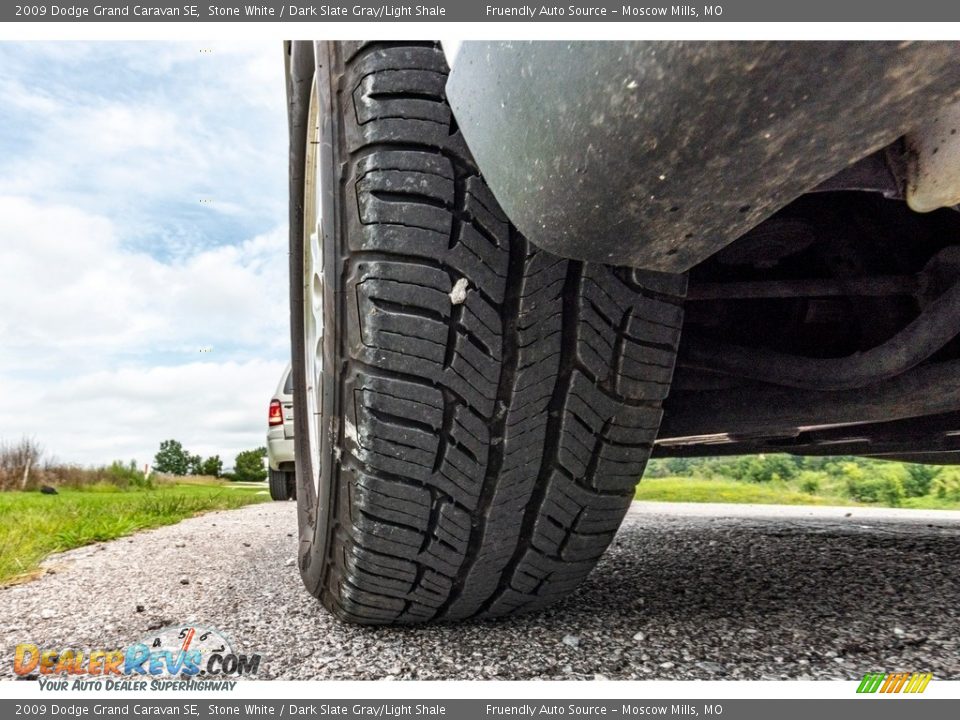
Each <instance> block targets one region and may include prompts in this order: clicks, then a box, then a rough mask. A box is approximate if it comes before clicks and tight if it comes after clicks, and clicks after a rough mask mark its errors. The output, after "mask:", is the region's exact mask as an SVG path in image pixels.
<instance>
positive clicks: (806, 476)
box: [797, 470, 823, 495]
mask: <svg viewBox="0 0 960 720" xmlns="http://www.w3.org/2000/svg"><path fill="white" fill-rule="evenodd" d="M822 478H823V473H818V472H815V471H813V470H803V471H802V472H801V473H800V474H799V475H798V476H797V480H799V482H800V492H804V493H806V494H807V495H816V494H817V493H818V492H820V482H821V480H822Z"/></svg>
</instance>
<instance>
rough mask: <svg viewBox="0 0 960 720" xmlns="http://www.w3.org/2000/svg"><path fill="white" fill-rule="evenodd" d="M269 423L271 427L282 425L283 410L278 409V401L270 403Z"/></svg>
mask: <svg viewBox="0 0 960 720" xmlns="http://www.w3.org/2000/svg"><path fill="white" fill-rule="evenodd" d="M269 423H270V425H271V426H273V425H283V408H282V407H280V401H279V400H271V401H270V418H269Z"/></svg>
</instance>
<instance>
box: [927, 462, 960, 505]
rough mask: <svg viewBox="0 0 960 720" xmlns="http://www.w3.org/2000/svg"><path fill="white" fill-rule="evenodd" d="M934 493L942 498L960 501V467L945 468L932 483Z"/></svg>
mask: <svg viewBox="0 0 960 720" xmlns="http://www.w3.org/2000/svg"><path fill="white" fill-rule="evenodd" d="M931 489H932V494H933V495H936V496H937V497H938V498H940V499H941V500H955V501H960V468H944V469H943V470H941V471H940V472H939V473H937V476H936V478H934V480H933V483H932V488H931Z"/></svg>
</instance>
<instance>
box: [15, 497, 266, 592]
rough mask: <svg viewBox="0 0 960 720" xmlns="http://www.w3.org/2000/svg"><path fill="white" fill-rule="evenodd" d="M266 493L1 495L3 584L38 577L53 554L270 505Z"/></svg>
mask: <svg viewBox="0 0 960 720" xmlns="http://www.w3.org/2000/svg"><path fill="white" fill-rule="evenodd" d="M262 493H263V488H256V487H230V486H229V485H226V484H216V485H196V484H189V485H188V484H169V485H166V484H164V485H160V486H158V487H155V488H144V489H137V488H130V489H121V488H117V487H115V486H112V485H106V484H101V485H92V486H89V487H86V488H83V489H67V488H61V489H60V490H59V494H57V495H43V494H41V493H38V492H3V493H0V585H3V584H8V583H11V582H17V581H18V580H22V579H28V578H30V577H32V576H33V575H34V574H35V573H36V572H37V568H38V566H39V564H40V562H41V561H42V560H43V559H44V558H45V557H47V556H48V555H50V554H51V553H55V552H61V551H63V550H70V549H71V548H76V547H80V546H82V545H89V544H91V543H95V542H102V541H104V540H113V539H114V538H118V537H121V536H123V535H129V534H130V533H133V532H136V531H137V530H143V529H146V528H153V527H159V526H160V525H172V524H173V523H176V522H179V521H180V520H183V519H184V518H188V517H192V516H194V515H199V514H201V513H204V512H209V511H211V510H230V509H233V508H238V507H242V506H244V505H250V504H252V503H258V502H263V501H265V500H269V495H266V494H262Z"/></svg>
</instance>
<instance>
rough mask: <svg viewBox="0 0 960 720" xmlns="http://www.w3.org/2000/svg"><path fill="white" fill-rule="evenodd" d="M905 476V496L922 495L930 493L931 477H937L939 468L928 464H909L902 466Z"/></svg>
mask: <svg viewBox="0 0 960 720" xmlns="http://www.w3.org/2000/svg"><path fill="white" fill-rule="evenodd" d="M904 467H905V468H906V471H907V476H906V477H905V478H904V482H903V490H904V492H905V493H906V494H907V497H922V496H924V495H928V494H929V493H930V488H931V487H932V485H933V479H934V478H935V477H937V475H938V474H939V471H940V469H939V468H935V467H931V466H930V465H915V464H913V463H911V464H910V465H905V466H904Z"/></svg>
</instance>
